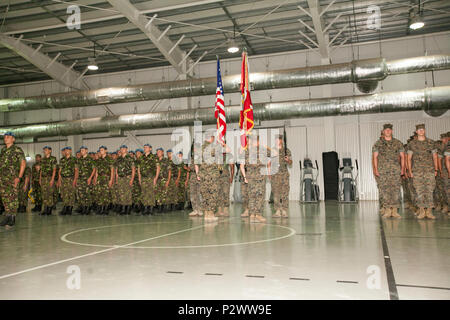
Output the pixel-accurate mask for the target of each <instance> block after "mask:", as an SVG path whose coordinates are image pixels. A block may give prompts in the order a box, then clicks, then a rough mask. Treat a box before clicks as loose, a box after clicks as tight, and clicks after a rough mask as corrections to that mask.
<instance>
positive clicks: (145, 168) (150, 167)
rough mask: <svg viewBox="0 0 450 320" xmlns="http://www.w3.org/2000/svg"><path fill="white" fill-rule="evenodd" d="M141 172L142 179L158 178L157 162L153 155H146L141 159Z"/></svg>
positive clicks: (139, 166)
mask: <svg viewBox="0 0 450 320" xmlns="http://www.w3.org/2000/svg"><path fill="white" fill-rule="evenodd" d="M138 168H139V172H140V173H141V177H144V178H146V177H154V176H156V168H157V161H156V159H155V157H154V156H153V154H151V153H150V154H149V155H148V156H146V155H145V154H144V155H143V156H142V157H141V159H140V161H139V163H138Z"/></svg>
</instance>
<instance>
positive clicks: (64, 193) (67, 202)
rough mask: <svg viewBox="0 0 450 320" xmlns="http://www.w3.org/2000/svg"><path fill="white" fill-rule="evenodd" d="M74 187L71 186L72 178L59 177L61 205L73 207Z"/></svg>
mask: <svg viewBox="0 0 450 320" xmlns="http://www.w3.org/2000/svg"><path fill="white" fill-rule="evenodd" d="M75 193H76V190H75V187H74V186H73V178H72V177H67V178H63V177H61V198H62V202H63V205H64V206H66V207H73V206H75Z"/></svg>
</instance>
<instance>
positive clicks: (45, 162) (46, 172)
mask: <svg viewBox="0 0 450 320" xmlns="http://www.w3.org/2000/svg"><path fill="white" fill-rule="evenodd" d="M57 164H58V161H57V160H56V158H55V157H54V156H50V157H48V158H46V157H45V156H44V157H42V160H41V176H43V177H51V176H52V174H53V169H56V165H57Z"/></svg>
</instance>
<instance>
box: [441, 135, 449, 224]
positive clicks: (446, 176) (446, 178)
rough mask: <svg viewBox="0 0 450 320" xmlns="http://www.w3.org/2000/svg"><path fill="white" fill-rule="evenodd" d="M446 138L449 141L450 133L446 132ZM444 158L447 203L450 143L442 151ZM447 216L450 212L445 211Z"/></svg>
mask: <svg viewBox="0 0 450 320" xmlns="http://www.w3.org/2000/svg"><path fill="white" fill-rule="evenodd" d="M447 138H448V139H449V140H450V132H447ZM444 157H445V168H446V169H444V170H443V171H444V183H445V190H446V193H447V203H448V201H450V141H448V142H447V145H446V147H445V150H444ZM447 214H448V215H449V216H450V211H447Z"/></svg>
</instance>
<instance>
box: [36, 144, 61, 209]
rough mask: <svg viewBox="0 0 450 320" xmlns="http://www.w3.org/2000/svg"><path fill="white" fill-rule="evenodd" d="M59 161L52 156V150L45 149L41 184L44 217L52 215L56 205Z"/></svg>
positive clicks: (49, 148)
mask: <svg viewBox="0 0 450 320" xmlns="http://www.w3.org/2000/svg"><path fill="white" fill-rule="evenodd" d="M57 164H58V161H57V160H56V158H55V157H54V156H52V148H51V147H49V146H45V147H44V157H43V158H42V160H41V177H40V184H41V188H42V203H43V205H44V210H43V211H42V215H51V214H52V209H53V206H54V205H55V178H56V165H57Z"/></svg>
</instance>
